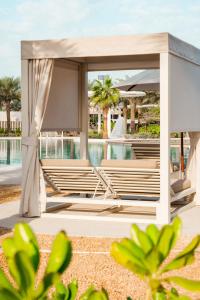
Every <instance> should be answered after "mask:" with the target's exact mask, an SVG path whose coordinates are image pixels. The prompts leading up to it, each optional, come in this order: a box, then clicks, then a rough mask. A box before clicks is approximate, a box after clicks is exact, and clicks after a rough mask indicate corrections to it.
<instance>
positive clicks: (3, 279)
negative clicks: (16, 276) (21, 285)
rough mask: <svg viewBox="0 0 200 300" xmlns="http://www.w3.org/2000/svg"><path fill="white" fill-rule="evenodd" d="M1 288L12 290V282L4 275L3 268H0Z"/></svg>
mask: <svg viewBox="0 0 200 300" xmlns="http://www.w3.org/2000/svg"><path fill="white" fill-rule="evenodd" d="M3 288H5V289H8V290H11V291H13V289H14V288H13V286H12V284H11V283H10V281H9V280H8V278H7V277H6V275H5V273H4V272H3V270H2V269H0V289H3Z"/></svg>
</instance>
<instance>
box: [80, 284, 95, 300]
mask: <svg viewBox="0 0 200 300" xmlns="http://www.w3.org/2000/svg"><path fill="white" fill-rule="evenodd" d="M94 291H95V287H94V286H93V285H91V286H90V287H89V288H88V289H87V290H86V291H85V292H84V293H83V294H82V295H81V296H80V300H88V298H89V296H91V295H92V293H93V292H94Z"/></svg>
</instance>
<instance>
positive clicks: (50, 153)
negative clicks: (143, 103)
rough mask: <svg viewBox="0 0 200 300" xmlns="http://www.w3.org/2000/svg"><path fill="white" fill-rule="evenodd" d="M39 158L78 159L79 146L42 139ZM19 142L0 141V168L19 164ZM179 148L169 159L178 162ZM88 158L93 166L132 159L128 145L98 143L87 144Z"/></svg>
mask: <svg viewBox="0 0 200 300" xmlns="http://www.w3.org/2000/svg"><path fill="white" fill-rule="evenodd" d="M39 152H40V158H60V159H69V158H73V159H78V158H80V145H79V142H78V141H75V142H74V141H73V140H68V139H61V138H58V139H57V138H56V139H51V138H48V139H42V141H41V142H40V147H39ZM188 152H189V149H188V148H186V149H185V160H187V157H188ZM21 157H22V155H21V140H20V139H6V138H5V139H0V167H1V166H5V165H20V164H21ZM179 157H180V155H179V148H178V147H172V148H171V159H172V161H173V162H177V163H178V162H179ZM89 158H90V161H91V163H92V164H93V165H94V166H98V165H100V162H101V160H102V159H103V158H107V159H132V150H131V146H130V145H124V144H109V145H107V146H106V144H104V143H102V142H99V141H98V140H97V141H96V142H90V143H89Z"/></svg>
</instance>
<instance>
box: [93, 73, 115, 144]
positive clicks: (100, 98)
mask: <svg viewBox="0 0 200 300" xmlns="http://www.w3.org/2000/svg"><path fill="white" fill-rule="evenodd" d="M92 92H93V95H92V96H91V102H92V103H93V104H94V105H95V106H98V107H99V108H100V109H102V110H103V138H104V139H107V138H108V127H107V118H108V111H109V108H111V107H112V106H115V105H116V104H117V103H118V101H119V90H118V89H117V88H114V87H113V84H112V79H111V78H110V77H108V76H107V77H105V78H104V80H103V82H102V81H100V80H96V81H95V82H94V84H93V86H92Z"/></svg>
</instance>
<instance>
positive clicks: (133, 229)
mask: <svg viewBox="0 0 200 300" xmlns="http://www.w3.org/2000/svg"><path fill="white" fill-rule="evenodd" d="M139 232H140V228H139V227H138V226H137V225H136V224H133V225H132V226H131V238H132V240H133V241H134V242H135V243H136V245H138V246H139V247H140V241H139Z"/></svg>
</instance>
